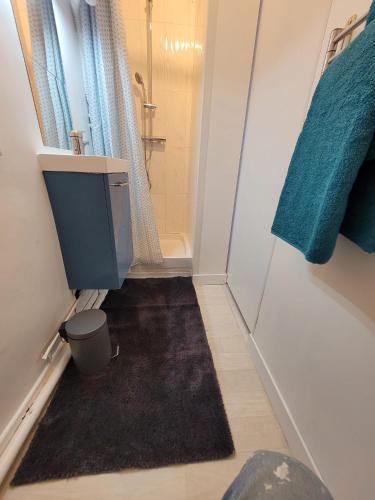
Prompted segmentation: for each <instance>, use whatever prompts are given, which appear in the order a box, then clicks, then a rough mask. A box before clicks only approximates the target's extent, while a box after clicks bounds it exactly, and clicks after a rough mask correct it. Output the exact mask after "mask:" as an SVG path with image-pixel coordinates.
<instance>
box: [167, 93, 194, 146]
mask: <svg viewBox="0 0 375 500" xmlns="http://www.w3.org/2000/svg"><path fill="white" fill-rule="evenodd" d="M168 100H169V106H168V107H167V109H166V132H167V140H168V142H169V144H170V145H171V146H175V147H186V146H187V145H188V144H187V138H188V134H187V133H188V123H187V122H188V116H189V112H188V109H187V104H188V103H187V94H186V92H181V91H175V90H170V91H169V92H168Z"/></svg>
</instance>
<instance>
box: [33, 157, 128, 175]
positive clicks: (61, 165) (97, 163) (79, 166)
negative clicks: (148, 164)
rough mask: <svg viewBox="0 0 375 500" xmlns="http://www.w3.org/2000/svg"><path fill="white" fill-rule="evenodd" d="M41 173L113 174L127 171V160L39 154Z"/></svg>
mask: <svg viewBox="0 0 375 500" xmlns="http://www.w3.org/2000/svg"><path fill="white" fill-rule="evenodd" d="M38 160H39V165H40V168H41V169H42V170H43V171H50V172H85V173H87V174H114V173H118V172H127V171H128V162H127V160H120V159H119V158H110V157H108V156H86V155H59V154H39V155H38Z"/></svg>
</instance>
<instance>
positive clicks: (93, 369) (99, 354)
mask: <svg viewBox="0 0 375 500" xmlns="http://www.w3.org/2000/svg"><path fill="white" fill-rule="evenodd" d="M62 331H63V333H62V336H63V337H64V338H65V340H67V341H68V342H69V344H70V348H71V351H72V357H73V360H74V363H75V365H76V366H77V368H78V370H79V371H80V372H82V373H84V374H85V375H93V374H95V373H98V372H100V371H101V370H103V368H105V367H106V366H107V365H108V363H109V361H110V359H111V354H112V349H111V342H110V339H109V332H108V325H107V316H106V314H105V312H104V311H102V310H100V309H88V310H86V311H82V312H80V313H78V314H75V315H74V316H73V317H72V318H70V319H69V320H68V321H66V323H64V325H63V327H62Z"/></svg>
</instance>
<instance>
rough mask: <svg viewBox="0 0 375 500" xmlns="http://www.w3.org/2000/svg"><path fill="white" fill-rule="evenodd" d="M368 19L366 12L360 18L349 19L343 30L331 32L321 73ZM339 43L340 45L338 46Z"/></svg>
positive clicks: (355, 16)
mask: <svg viewBox="0 0 375 500" xmlns="http://www.w3.org/2000/svg"><path fill="white" fill-rule="evenodd" d="M367 17H368V12H366V14H363V15H362V16H360V17H357V15H354V16H352V17H350V19H349V20H348V22H347V23H346V26H345V28H335V29H334V30H332V31H331V35H330V37H329V41H328V47H327V51H326V56H325V58H324V63H323V69H322V73H323V72H324V71H325V70H326V69H327V67H328V66H329V64H330V63H331V62H332V61H333V59H334V58H335V57H336V56H337V55H338V54H339V53H340V52H341V51H342V50H343V49H344V48H345V47H346V46H347V45H349V43H350V40H351V36H352V34H353V31H354V30H355V29H356V28H358V27H359V26H360V25H361V24H363V23H364V22H365V21H366V19H367ZM340 42H341V44H340Z"/></svg>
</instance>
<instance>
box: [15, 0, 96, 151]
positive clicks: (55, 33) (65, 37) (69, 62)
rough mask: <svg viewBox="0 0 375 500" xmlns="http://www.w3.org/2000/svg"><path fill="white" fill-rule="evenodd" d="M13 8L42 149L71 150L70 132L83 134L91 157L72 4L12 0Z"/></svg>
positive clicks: (58, 0)
mask: <svg viewBox="0 0 375 500" xmlns="http://www.w3.org/2000/svg"><path fill="white" fill-rule="evenodd" d="M12 6H13V11H14V16H15V19H16V24H17V29H18V33H19V37H20V42H21V46H22V50H23V55H24V59H25V64H26V68H27V72H28V76H29V81H30V86H31V90H32V94H33V98H34V103H35V108H36V112H37V116H38V121H39V126H40V130H41V134H42V139H43V143H44V145H45V146H50V147H55V148H62V149H70V148H71V145H70V138H69V134H70V132H71V131H72V130H81V131H83V133H84V141H85V144H86V145H87V146H86V153H88V154H90V140H89V137H90V127H89V114H88V110H87V103H86V97H85V91H84V83H83V75H82V68H81V62H80V54H79V51H78V53H77V47H78V46H79V43H78V39H77V37H78V35H77V32H76V28H75V21H74V12H73V7H72V3H71V1H70V0H12Z"/></svg>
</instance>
